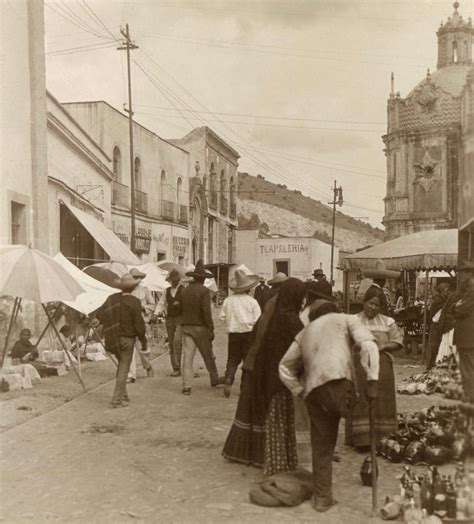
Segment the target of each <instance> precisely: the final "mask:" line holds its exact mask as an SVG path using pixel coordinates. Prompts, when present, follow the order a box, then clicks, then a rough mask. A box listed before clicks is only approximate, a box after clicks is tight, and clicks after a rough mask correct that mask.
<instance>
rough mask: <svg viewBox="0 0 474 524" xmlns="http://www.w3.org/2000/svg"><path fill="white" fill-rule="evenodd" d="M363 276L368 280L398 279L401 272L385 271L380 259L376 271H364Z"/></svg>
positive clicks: (376, 264)
mask: <svg viewBox="0 0 474 524" xmlns="http://www.w3.org/2000/svg"><path fill="white" fill-rule="evenodd" d="M362 275H363V276H364V277H366V278H386V279H397V278H398V277H399V276H400V271H391V270H390V269H385V264H384V263H383V261H382V260H380V259H379V260H377V262H376V263H375V269H363V270H362Z"/></svg>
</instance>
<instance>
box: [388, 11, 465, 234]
mask: <svg viewBox="0 0 474 524" xmlns="http://www.w3.org/2000/svg"><path fill="white" fill-rule="evenodd" d="M458 7H459V4H458V2H455V4H454V8H455V10H454V14H453V16H452V17H451V18H448V21H447V22H446V23H445V24H444V25H443V24H441V27H440V29H439V30H438V32H437V35H438V69H437V70H436V71H435V72H433V73H430V71H429V70H428V72H427V75H426V78H424V79H423V80H422V81H421V82H420V83H419V84H418V85H417V86H416V87H415V88H414V89H413V90H412V91H411V92H410V93H409V94H408V95H407V96H406V98H401V97H400V93H396V94H395V93H394V92H393V87H392V92H391V94H390V97H389V100H388V104H387V134H386V135H385V136H384V137H383V140H384V143H385V154H386V157H387V195H386V197H385V217H384V221H383V222H384V224H385V226H386V229H387V236H388V238H394V237H398V236H402V235H405V234H408V233H413V232H415V231H422V230H427V229H438V228H454V227H457V225H458V200H459V197H458V186H459V177H460V174H459V171H460V166H461V165H462V164H463V162H464V155H465V151H464V145H463V144H464V135H465V133H466V126H465V124H464V122H465V120H466V114H465V113H466V104H465V103H464V102H463V100H464V98H465V97H463V93H464V91H465V90H466V89H467V85H468V76H469V73H470V71H471V70H472V68H473V66H472V40H473V34H474V30H473V28H472V22H471V20H470V19H469V20H468V21H464V20H463V18H462V16H461V15H460V14H459V13H458Z"/></svg>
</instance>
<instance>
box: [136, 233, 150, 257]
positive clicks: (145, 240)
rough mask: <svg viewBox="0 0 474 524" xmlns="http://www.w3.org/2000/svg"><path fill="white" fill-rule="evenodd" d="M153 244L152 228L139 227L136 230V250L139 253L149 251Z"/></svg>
mask: <svg viewBox="0 0 474 524" xmlns="http://www.w3.org/2000/svg"><path fill="white" fill-rule="evenodd" d="M150 245H151V229H146V228H143V227H137V230H136V232H135V250H136V252H137V253H149V252H150Z"/></svg>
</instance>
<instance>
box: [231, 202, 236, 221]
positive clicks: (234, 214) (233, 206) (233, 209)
mask: <svg viewBox="0 0 474 524" xmlns="http://www.w3.org/2000/svg"><path fill="white" fill-rule="evenodd" d="M230 218H237V204H236V203H235V202H231V203H230Z"/></svg>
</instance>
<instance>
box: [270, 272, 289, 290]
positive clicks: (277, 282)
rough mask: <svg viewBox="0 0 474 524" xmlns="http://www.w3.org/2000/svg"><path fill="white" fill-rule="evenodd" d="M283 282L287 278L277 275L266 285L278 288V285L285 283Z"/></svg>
mask: <svg viewBox="0 0 474 524" xmlns="http://www.w3.org/2000/svg"><path fill="white" fill-rule="evenodd" d="M285 280H288V276H287V275H285V273H281V272H280V273H277V274H276V275H275V276H274V277H273V278H272V279H271V280H269V281H268V283H269V284H270V285H271V286H273V287H275V286H279V285H280V284H283V282H285Z"/></svg>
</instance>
